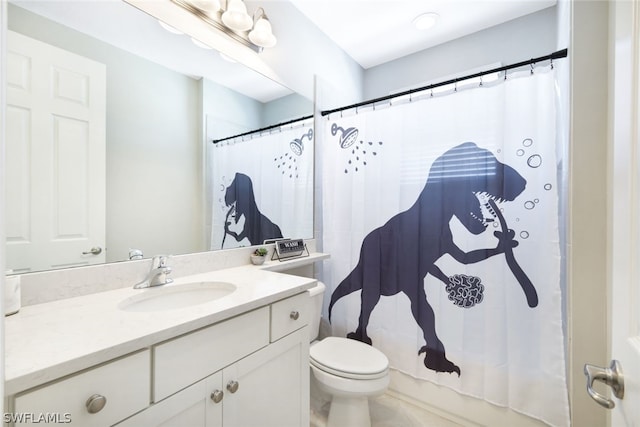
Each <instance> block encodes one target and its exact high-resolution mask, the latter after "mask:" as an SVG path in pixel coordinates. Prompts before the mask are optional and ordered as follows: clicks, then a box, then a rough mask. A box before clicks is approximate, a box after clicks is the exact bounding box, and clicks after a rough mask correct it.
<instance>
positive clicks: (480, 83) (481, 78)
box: [480, 76, 482, 86]
mask: <svg viewBox="0 0 640 427" xmlns="http://www.w3.org/2000/svg"><path fill="white" fill-rule="evenodd" d="M480 86H482V76H480Z"/></svg>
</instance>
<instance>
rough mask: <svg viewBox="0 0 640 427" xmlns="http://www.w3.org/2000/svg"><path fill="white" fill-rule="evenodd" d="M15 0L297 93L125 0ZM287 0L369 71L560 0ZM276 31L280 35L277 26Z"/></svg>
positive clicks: (126, 43) (147, 48)
mask: <svg viewBox="0 0 640 427" xmlns="http://www.w3.org/2000/svg"><path fill="white" fill-rule="evenodd" d="M10 1H11V3H13V4H16V5H18V6H19V7H22V8H25V9H27V10H29V11H31V12H33V13H36V14H38V15H42V16H45V17H47V18H49V19H51V20H53V21H56V22H59V23H61V24H63V25H66V26H68V27H71V28H73V29H75V30H77V31H80V32H83V33H85V34H88V35H90V36H92V37H95V38H97V39H99V40H103V41H105V42H107V43H109V44H111V45H114V46H116V47H119V48H121V49H124V50H127V51H129V52H132V53H134V54H136V55H139V56H142V57H144V58H146V59H148V60H151V61H153V62H155V63H159V64H162V65H164V66H166V67H168V68H170V69H173V70H175V71H178V72H180V73H182V74H186V75H190V76H194V77H206V78H208V79H210V80H212V81H215V82H217V83H219V84H221V85H223V86H226V87H229V88H231V89H233V90H235V91H237V92H240V93H242V94H244V95H246V96H249V97H251V98H254V99H257V100H259V101H261V102H269V101H271V100H274V99H277V98H279V97H282V96H285V95H288V94H290V93H292V92H291V90H289V89H287V88H285V87H283V86H281V85H279V84H278V83H275V82H273V81H271V80H269V79H267V78H266V77H264V76H262V75H260V74H258V73H257V72H254V71H252V70H250V69H248V68H247V67H244V66H243V65H240V64H237V63H231V62H228V61H225V60H223V59H222V58H221V57H220V55H218V54H217V52H216V51H213V50H204V49H201V48H198V47H196V46H195V45H194V44H193V43H191V41H190V40H189V38H188V37H187V36H185V35H175V34H171V33H169V32H167V31H165V30H164V29H162V28H161V27H160V25H159V24H158V22H157V21H156V20H155V19H153V18H151V17H150V16H148V15H146V14H145V13H143V12H141V11H139V10H137V9H136V8H134V7H132V6H130V5H128V4H126V3H124V2H123V1H121V0H100V1H95V0H64V1H63V0H10ZM260 1H262V2H264V3H266V4H265V8H268V2H269V1H285V0H260ZM288 1H290V2H291V3H292V4H293V5H294V6H295V7H296V8H298V10H300V12H301V13H303V14H304V15H305V16H306V17H307V18H308V19H309V20H310V21H312V22H313V23H314V24H315V25H316V26H317V27H318V28H320V30H321V31H323V32H324V33H326V34H327V35H328V37H329V38H331V39H332V40H333V41H334V42H335V43H336V44H337V45H338V46H340V47H341V48H342V49H343V50H344V51H345V52H346V53H347V54H349V55H350V56H351V57H352V58H353V59H354V60H355V61H357V62H358V63H359V64H360V65H361V66H362V67H363V68H365V69H366V68H370V67H373V66H376V65H379V64H382V63H385V62H388V61H391V60H394V59H397V58H399V57H402V56H405V55H408V54H411V53H414V52H417V51H420V50H423V49H426V48H429V47H432V46H435V45H438V44H441V43H445V42H447V41H450V40H453V39H456V38H458V37H462V36H464V35H467V34H471V33H473V32H476V31H479V30H482V29H484V28H488V27H491V26H494V25H497V24H500V23H503V22H506V21H508V20H511V19H515V18H517V17H520V16H523V15H526V14H529V13H532V12H535V11H538V10H541V9H544V8H546V7H550V6H552V5H554V4H555V3H556V0H288ZM424 12H436V13H438V14H439V15H440V19H439V22H438V24H437V25H436V27H434V28H433V29H431V30H429V31H426V32H420V31H418V30H416V29H415V28H414V27H413V25H412V20H413V19H414V18H415V17H416V16H417V15H418V14H420V13H424ZM274 33H275V34H276V36H279V34H278V29H277V28H274ZM281 34H282V33H281ZM282 35H285V34H282ZM275 49H277V46H276V48H275ZM176 58H179V60H178V61H176Z"/></svg>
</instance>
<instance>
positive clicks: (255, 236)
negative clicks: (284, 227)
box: [224, 173, 282, 245]
mask: <svg viewBox="0 0 640 427" xmlns="http://www.w3.org/2000/svg"><path fill="white" fill-rule="evenodd" d="M224 202H225V204H226V205H227V206H231V209H229V212H228V214H227V219H225V223H224V232H225V233H226V234H229V235H230V236H233V237H234V238H235V239H236V240H237V241H238V242H240V241H241V240H242V239H244V238H247V239H249V242H251V244H252V245H261V244H263V243H264V241H265V240H267V239H277V238H282V231H280V227H278V225H277V224H275V223H273V222H272V221H271V220H270V219H269V218H267V217H266V216H264V215H263V214H262V213H261V212H260V210H259V209H258V205H257V204H256V197H255V195H254V193H253V183H252V182H251V178H249V177H248V176H247V175H245V174H242V173H236V175H235V177H234V178H233V181H232V182H231V184H230V185H229V186H228V187H227V190H226V193H225V195H224ZM232 214H234V215H235V223H236V224H237V223H238V221H239V220H240V218H241V217H243V216H244V229H243V230H242V231H241V232H240V233H237V232H235V231H232V230H230V229H229V225H231V222H230V221H229V218H230V217H231V216H232Z"/></svg>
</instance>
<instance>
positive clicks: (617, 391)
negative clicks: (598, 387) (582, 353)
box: [584, 360, 624, 409]
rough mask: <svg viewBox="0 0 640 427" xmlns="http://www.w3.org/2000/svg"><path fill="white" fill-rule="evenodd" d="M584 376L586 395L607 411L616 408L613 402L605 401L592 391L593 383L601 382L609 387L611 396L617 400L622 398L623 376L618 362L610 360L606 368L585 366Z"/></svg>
mask: <svg viewBox="0 0 640 427" xmlns="http://www.w3.org/2000/svg"><path fill="white" fill-rule="evenodd" d="M584 374H585V375H586V376H587V393H589V396H591V398H592V399H593V400H595V401H596V402H598V404H599V405H601V406H604V407H605V408H607V409H613V408H614V407H615V406H616V404H615V402H614V401H613V400H611V399H607V398H606V397H604V396H603V395H601V394H600V393H598V392H597V391H595V390H594V389H593V383H594V382H595V381H600V382H603V383H605V384H606V385H608V386H609V387H611V389H612V390H613V395H614V396H615V397H617V398H618V399H622V398H623V397H624V376H623V375H622V367H621V366H620V362H618V361H617V360H612V361H611V365H610V366H609V367H608V368H601V367H599V366H594V365H589V364H585V365H584Z"/></svg>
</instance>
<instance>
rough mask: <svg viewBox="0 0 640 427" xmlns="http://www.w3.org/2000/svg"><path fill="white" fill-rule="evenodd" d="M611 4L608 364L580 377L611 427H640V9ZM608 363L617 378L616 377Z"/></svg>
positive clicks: (619, 3)
mask: <svg viewBox="0 0 640 427" xmlns="http://www.w3.org/2000/svg"><path fill="white" fill-rule="evenodd" d="M610 4H611V5H612V7H613V9H612V12H613V16H614V19H615V25H614V31H615V32H614V36H615V40H614V43H613V47H614V68H613V75H612V79H611V81H612V83H613V86H612V91H613V92H612V94H613V103H612V108H613V114H612V115H611V117H612V123H611V124H612V127H611V129H612V144H613V146H612V150H611V153H612V157H611V161H610V163H609V166H610V172H609V177H610V183H609V192H610V201H611V206H610V209H609V216H610V220H609V224H610V228H609V230H610V232H611V235H610V246H609V248H610V252H609V275H608V280H609V283H608V286H609V290H610V295H611V305H610V314H611V316H610V317H611V320H610V331H609V334H610V335H609V336H610V339H611V346H610V348H611V359H612V365H611V366H609V367H600V368H604V369H599V368H597V367H593V366H591V367H589V368H587V367H585V374H587V373H589V374H590V376H591V379H595V380H596V381H595V384H594V386H593V387H592V389H591V390H590V394H592V397H594V400H596V401H599V403H600V404H601V405H602V406H605V407H607V408H609V409H612V412H611V426H612V427H625V426H626V427H631V426H640V276H639V275H640V194H639V191H640V166H639V164H640V163H639V162H640V128H639V125H640V78H639V74H638V73H639V71H640V67H639V65H640V62H639V59H640V32H639V31H640V5H639V4H638V3H637V2H627V1H624V2H622V1H617V2H612V3H610ZM613 361H617V362H618V363H619V366H618V367H619V368H620V371H621V372H620V376H621V378H618V379H617V378H616V377H615V369H613V368H614V365H613V363H615V362H613ZM587 371H589V372H587ZM588 378H589V377H588ZM598 380H599V381H598ZM590 382H591V380H590V379H588V381H587V383H588V385H589V383H590ZM598 382H604V383H605V384H607V383H608V384H609V385H610V386H611V389H612V390H610V391H608V392H607V391H606V387H603V386H602V385H600V386H599V385H597V383H598ZM615 389H617V390H618V392H617V393H616V392H615ZM596 393H597V394H596ZM616 394H617V395H616Z"/></svg>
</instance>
